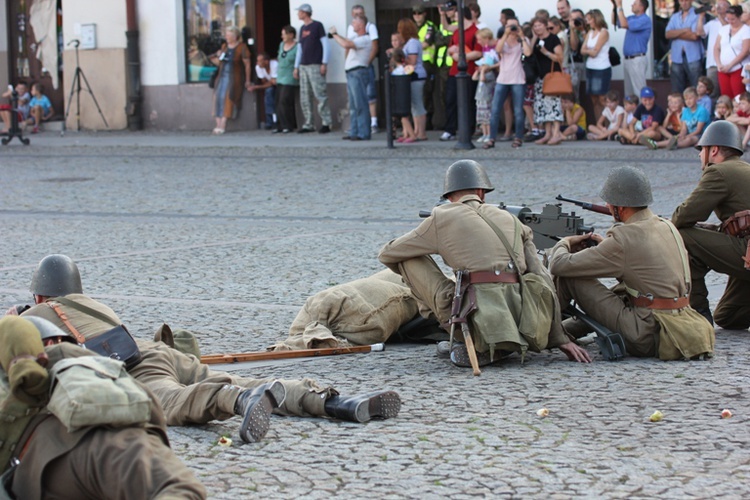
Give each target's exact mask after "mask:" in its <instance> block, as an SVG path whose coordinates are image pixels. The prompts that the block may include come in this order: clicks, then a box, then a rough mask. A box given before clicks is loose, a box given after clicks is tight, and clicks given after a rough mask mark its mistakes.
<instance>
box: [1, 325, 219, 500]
mask: <svg viewBox="0 0 750 500" xmlns="http://www.w3.org/2000/svg"><path fill="white" fill-rule="evenodd" d="M32 321H33V323H32ZM65 338H68V337H67V335H66V334H65V332H63V331H61V330H60V329H59V328H57V327H55V326H54V325H52V324H51V323H49V322H47V321H45V320H43V319H41V318H33V320H27V319H24V318H18V317H10V316H7V317H5V318H3V319H1V320H0V345H2V348H3V352H2V354H0V364H2V370H0V418H1V419H2V422H3V424H2V426H0V471H2V472H3V477H2V485H0V498H23V499H38V498H99V499H106V498H143V499H145V498H156V497H159V498H166V497H169V498H185V499H188V498H190V499H202V498H206V490H205V489H204V487H203V485H202V484H201V483H200V482H199V481H198V480H197V479H196V478H195V476H194V475H193V473H192V472H191V471H190V470H189V469H188V468H187V467H186V466H185V465H184V464H183V463H182V462H181V461H180V460H179V459H178V458H177V457H176V456H175V454H174V453H173V452H172V450H171V449H170V448H169V441H168V439H167V429H166V424H165V421H164V414H163V413H162V411H161V409H160V408H159V405H158V403H156V398H155V396H153V394H150V393H148V390H147V389H146V388H145V387H141V388H142V389H143V390H144V391H146V393H147V394H149V396H151V408H150V410H151V411H150V414H151V417H150V420H149V421H148V422H147V423H145V424H141V425H133V426H127V427H123V426H117V427H104V426H101V425H97V426H84V427H82V428H79V429H77V430H75V431H72V432H69V431H68V430H67V428H66V426H65V425H63V423H62V422H61V421H60V420H59V419H58V418H57V417H56V416H55V415H53V414H51V413H49V412H48V409H47V402H48V401H49V387H50V381H49V373H48V370H50V369H52V368H53V367H54V366H55V364H56V363H58V362H59V361H61V360H63V359H71V358H77V357H81V356H91V355H92V353H90V352H89V351H86V350H85V349H82V348H81V347H79V346H77V345H76V344H75V343H68V342H61V341H62V340H64V339H65ZM70 340H72V339H70ZM44 345H47V347H44ZM41 365H45V367H46V368H43V367H42V366H41ZM91 374H92V377H93V376H94V372H91ZM11 495H12V496H11Z"/></svg>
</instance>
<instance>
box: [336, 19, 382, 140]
mask: <svg viewBox="0 0 750 500" xmlns="http://www.w3.org/2000/svg"><path fill="white" fill-rule="evenodd" d="M366 26H367V18H366V17H360V16H355V17H354V19H352V28H353V29H354V38H351V39H350V38H344V37H342V36H341V35H339V34H338V32H337V31H336V28H333V27H332V28H331V29H330V30H329V33H330V34H331V35H332V36H333V39H334V40H336V42H337V43H338V44H339V45H341V46H342V47H343V48H345V49H346V61H345V62H344V71H346V90H347V92H348V94H349V122H350V123H349V135H345V136H344V137H343V138H344V139H347V140H351V141H369V140H370V133H371V128H370V121H369V118H370V110H369V108H368V106H367V82H368V81H369V78H370V69H369V68H370V66H369V64H370V63H369V61H370V50H371V48H372V41H371V40H370V36H369V35H368V34H367V29H366Z"/></svg>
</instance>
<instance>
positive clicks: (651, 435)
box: [0, 133, 750, 499]
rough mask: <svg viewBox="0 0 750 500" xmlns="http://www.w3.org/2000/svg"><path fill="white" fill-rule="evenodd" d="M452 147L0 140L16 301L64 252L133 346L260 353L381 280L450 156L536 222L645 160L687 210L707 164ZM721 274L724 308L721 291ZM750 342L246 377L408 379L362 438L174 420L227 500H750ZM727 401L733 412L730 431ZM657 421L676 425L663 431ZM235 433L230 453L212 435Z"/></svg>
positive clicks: (419, 349) (402, 360)
mask: <svg viewBox="0 0 750 500" xmlns="http://www.w3.org/2000/svg"><path fill="white" fill-rule="evenodd" d="M315 135H316V136H317V134H315ZM378 137H379V139H380V138H381V137H382V135H381V136H378ZM435 139H436V136H435V137H432V139H431V140H430V141H429V142H428V143H420V144H418V145H414V147H400V148H398V149H395V150H388V149H386V148H385V147H384V145H385V144H384V141H383V140H382V139H380V140H378V141H372V142H371V143H367V144H362V143H357V144H356V147H355V145H352V144H350V143H347V142H346V141H341V140H339V138H338V137H332V136H330V135H329V136H328V137H312V138H308V137H305V138H300V136H296V134H295V135H294V136H286V137H281V138H279V137H276V136H267V135H265V134H262V133H246V134H227V135H225V136H223V137H219V138H214V137H206V136H204V135H197V134H146V133H132V134H128V133H112V134H106V133H98V134H68V135H66V136H65V137H59V136H57V135H53V134H51V133H44V134H40V135H38V136H34V137H32V145H31V146H28V147H22V146H20V145H19V144H18V143H17V142H15V143H12V144H11V145H9V146H7V147H0V181H2V186H3V196H2V198H0V221H2V228H3V238H2V240H1V242H0V248H1V249H2V252H0V300H2V306H3V307H7V306H9V305H11V304H15V303H25V302H28V301H29V300H30V296H29V293H28V285H29V282H30V278H31V273H32V270H33V268H34V266H35V265H36V263H37V262H38V261H39V260H40V259H41V258H42V257H43V256H44V255H46V254H49V253H55V252H59V253H65V254H68V255H70V256H72V257H73V258H75V259H76V260H77V261H78V262H79V265H80V268H81V272H82V274H83V282H84V289H85V290H86V291H87V292H88V293H89V294H90V295H92V296H94V297H96V298H99V299H100V300H102V301H104V302H106V303H108V304H109V305H111V306H112V307H113V308H114V309H115V311H117V312H118V313H119V315H120V317H121V318H123V320H124V321H125V322H126V324H127V325H128V326H129V327H130V329H131V331H132V332H134V333H135V335H136V336H138V337H142V338H147V337H149V336H150V332H151V331H153V329H154V328H155V327H156V326H157V325H158V324H159V322H160V321H167V322H168V323H170V324H172V325H173V326H181V327H185V328H189V329H193V330H195V331H197V332H200V334H199V338H200V342H201V346H202V349H203V351H204V353H220V352H227V351H230V352H237V351H248V350H261V349H263V348H264V347H265V346H267V345H270V344H271V343H273V342H274V341H276V340H278V339H281V338H284V337H286V331H287V328H288V327H289V325H290V324H291V322H292V320H293V318H294V316H295V315H296V312H297V310H298V309H299V308H300V307H301V306H302V304H303V302H304V300H305V299H306V298H307V297H308V296H310V295H311V294H313V293H315V292H317V291H319V290H322V289H324V288H326V287H329V286H331V285H334V284H338V283H343V282H346V281H350V280H352V279H356V278H360V277H363V276H366V275H368V274H370V273H372V272H374V271H377V270H380V269H381V266H380V264H379V263H378V261H377V259H376V255H377V252H378V249H379V248H380V246H381V245H382V244H383V243H385V242H386V241H388V240H389V239H391V238H393V237H395V236H397V235H399V234H401V233H404V232H405V231H407V230H409V229H410V228H412V227H414V226H415V225H416V224H417V223H418V220H417V212H418V210H420V209H424V208H429V207H430V206H432V205H433V204H434V202H435V201H436V199H437V195H438V194H439V193H440V191H441V187H442V175H443V173H444V171H445V169H446V167H447V166H448V165H449V164H450V163H451V162H452V161H454V160H456V159H460V158H463V157H468V158H473V159H477V160H479V161H481V162H483V163H484V164H485V165H486V166H487V168H488V171H489V174H490V176H491V179H492V181H493V182H494V183H495V185H496V186H497V190H496V191H495V192H494V193H491V194H490V195H489V197H488V201H490V202H493V203H497V202H500V201H503V202H506V203H508V204H519V203H527V204H529V205H531V206H532V208H533V209H535V210H538V209H541V207H542V205H543V204H544V203H548V202H553V201H554V196H555V195H557V194H558V193H562V194H564V195H566V196H570V197H577V198H580V199H583V200H590V201H597V200H598V198H597V196H596V195H597V193H598V191H599V188H600V186H601V184H602V182H603V180H604V178H605V177H606V174H607V172H608V170H609V169H610V168H611V167H613V166H616V165H620V164H624V163H632V164H636V165H639V166H642V167H643V168H644V169H645V170H646V171H647V172H648V174H649V176H650V178H651V182H652V184H653V187H654V194H655V198H656V203H655V205H654V209H655V211H656V212H658V213H661V214H664V215H669V214H671V212H672V210H673V209H674V207H675V206H676V205H677V204H678V203H679V202H680V201H681V200H682V199H683V198H684V197H685V196H686V195H687V194H688V193H689V192H690V190H691V189H692V188H693V186H694V185H695V183H696V182H697V180H698V178H699V175H700V169H699V166H698V160H697V158H696V155H695V151H693V150H683V151H675V152H667V151H657V152H651V151H647V150H646V149H645V148H639V147H632V148H623V147H620V146H619V145H613V144H581V145H579V144H564V145H562V146H559V147H556V148H555V147H538V146H536V147H535V146H528V145H527V146H524V147H523V148H522V149H521V150H511V149H510V148H509V147H508V148H506V147H503V145H499V146H498V147H497V148H496V149H494V150H491V151H482V150H474V151H463V152H462V151H455V150H454V149H453V144H443V143H439V142H438V141H436V140H435ZM342 143H343V144H342ZM564 208H565V209H566V210H570V209H572V208H573V207H571V206H565V207H564ZM579 213H580V211H579ZM585 217H586V220H587V222H590V223H593V224H595V226H596V227H597V228H598V230H600V231H602V230H604V229H605V228H606V227H608V225H609V221H608V220H607V218H606V217H604V216H601V215H597V214H589V213H586V214H585ZM710 279H711V299H712V301H713V302H712V304H715V302H716V300H717V299H718V297H719V296H720V294H721V291H722V289H723V284H724V280H723V278H722V277H720V276H716V275H711V278H710ZM747 336H748V332H746V331H745V332H736V331H725V330H718V331H717V342H716V357H715V358H714V359H713V360H711V361H707V362H690V363H687V362H671V363H664V362H660V361H657V360H641V359H633V358H629V359H626V360H623V361H620V362H615V363H609V362H606V361H603V360H602V358H601V356H600V355H599V354H598V353H597V352H596V348H595V346H593V345H592V346H589V347H588V349H589V350H590V352H591V353H592V355H594V358H595V362H594V363H593V364H591V365H586V366H584V365H577V364H574V363H570V362H568V361H566V360H565V357H564V356H563V355H562V354H561V353H560V352H559V351H556V352H548V353H544V354H539V355H531V356H529V358H530V359H529V360H528V362H527V363H526V364H525V365H524V366H521V365H520V362H519V359H518V358H515V357H512V358H510V359H508V360H505V361H504V362H503V363H502V364H500V365H497V366H493V367H489V368H488V369H486V370H485V371H484V373H483V374H482V376H481V377H478V378H474V377H472V376H471V375H470V371H468V370H461V369H457V368H454V367H452V366H451V365H450V364H449V362H448V361H447V360H444V359H438V358H436V357H435V354H434V353H435V349H434V346H431V345H393V346H390V347H389V348H388V349H387V350H386V351H385V352H383V353H373V354H364V355H363V354H359V355H350V356H339V357H331V358H324V359H312V360H299V361H294V362H292V361H285V362H266V363H260V364H243V365H241V366H233V367H228V368H229V369H231V370H233V371H236V372H237V373H239V374H241V375H244V376H250V377H253V376H263V377H279V378H300V377H305V376H307V377H312V378H315V379H318V380H319V381H320V382H322V383H324V384H331V385H334V386H335V387H336V388H338V389H339V390H340V391H341V392H343V393H345V394H350V393H359V392H363V391H368V390H372V389H375V388H390V389H394V390H397V391H398V392H399V393H400V394H401V397H402V399H403V407H402V412H401V414H400V415H399V416H398V418H396V419H393V420H388V421H382V422H370V423H368V424H364V425H360V424H351V423H342V422H335V421H331V420H325V419H302V418H284V417H274V418H273V420H272V428H271V430H270V432H269V433H268V435H267V437H266V438H265V439H264V440H263V441H262V442H261V443H258V444H252V445H244V444H242V443H241V441H240V440H239V438H237V436H236V433H237V429H238V426H239V420H238V419H236V418H233V419H230V420H227V421H224V422H214V423H211V424H210V425H205V426H195V427H182V428H179V427H174V428H171V429H170V439H171V441H172V445H173V447H174V449H175V451H176V452H177V454H178V455H179V456H180V457H182V459H183V460H185V462H186V463H188V464H189V466H190V467H191V468H192V469H193V470H194V471H195V473H196V474H197V475H198V476H199V478H200V479H201V480H202V481H203V482H204V483H205V484H206V486H207V488H208V490H209V492H210V495H211V497H213V498H226V499H230V498H231V499H235V498H253V497H266V498H267V497H273V498H299V497H304V498H326V497H331V496H336V497H348V498H365V497H377V498H381V497H383V498H401V497H409V498H415V497H419V498H441V497H452V498H468V497H475V496H490V495H492V496H498V497H544V498H570V497H591V498H593V497H613V498H614V497H640V498H645V497H651V498H653V497H665V498H684V497H725V498H741V497H745V498H746V497H747V496H748V494H750V453H748V449H750V431H749V429H748V422H749V421H750V420H749V419H748V416H749V415H750V402H748V397H747V386H748V378H747V375H746V374H745V372H744V370H745V369H746V367H747V366H748V365H750V356H749V355H748V349H747V343H748V338H747ZM540 408H547V409H549V412H550V413H549V416H548V417H547V418H540V417H538V416H537V413H536V411H537V410H538V409H540ZM723 408H729V409H731V410H732V412H733V413H734V417H732V418H730V419H721V418H720V413H721V411H722V409H723ZM655 410H660V411H662V412H663V414H664V420H663V421H661V422H658V423H651V422H650V421H649V418H648V417H649V415H651V413H652V412H654V411H655ZM223 434H228V435H230V436H231V437H233V438H234V444H233V446H232V447H230V448H223V447H219V446H218V445H217V443H216V442H217V439H218V438H219V437H220V436H221V435H223Z"/></svg>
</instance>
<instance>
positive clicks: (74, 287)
mask: <svg viewBox="0 0 750 500" xmlns="http://www.w3.org/2000/svg"><path fill="white" fill-rule="evenodd" d="M31 293H33V294H34V295H43V296H45V297H62V296H63V295H68V294H69V293H83V286H82V285H81V273H79V272H78V266H76V263H75V262H73V259H71V258H70V257H68V256H67V255H60V254H54V255H48V256H46V257H45V258H43V259H42V260H41V261H40V262H39V265H38V266H37V267H36V270H35V271H34V276H32V277H31Z"/></svg>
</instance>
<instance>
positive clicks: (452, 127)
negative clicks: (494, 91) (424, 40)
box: [440, 7, 482, 141]
mask: <svg viewBox="0 0 750 500" xmlns="http://www.w3.org/2000/svg"><path fill="white" fill-rule="evenodd" d="M459 15H460V17H461V19H459V22H463V23H464V42H465V46H466V63H467V65H468V68H467V69H466V73H467V74H468V75H469V77H470V78H471V75H473V74H474V71H475V70H476V64H475V63H474V61H476V60H477V59H479V58H481V57H482V46H481V45H479V43H477V39H476V34H477V26H476V25H475V24H474V21H473V20H472V13H471V9H470V8H468V7H464V10H463V12H461V13H459ZM458 35H459V30H458V29H456V31H454V32H453V37H452V38H451V44H450V46H448V55H449V56H450V57H451V59H453V65H452V66H451V69H450V71H448V82H447V84H446V88H445V115H446V117H445V128H444V132H443V135H441V136H440V140H441V141H450V140H453V139H455V138H456V131H457V130H458V85H457V81H456V76H458ZM470 82H471V84H470V85H469V133H470V135H471V134H473V133H474V128H475V127H476V118H477V103H476V100H475V99H473V98H472V97H473V96H474V95H475V94H476V91H477V85H479V82H478V81H475V80H473V79H472V80H470Z"/></svg>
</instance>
